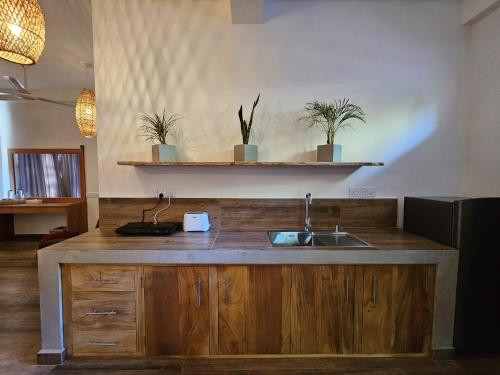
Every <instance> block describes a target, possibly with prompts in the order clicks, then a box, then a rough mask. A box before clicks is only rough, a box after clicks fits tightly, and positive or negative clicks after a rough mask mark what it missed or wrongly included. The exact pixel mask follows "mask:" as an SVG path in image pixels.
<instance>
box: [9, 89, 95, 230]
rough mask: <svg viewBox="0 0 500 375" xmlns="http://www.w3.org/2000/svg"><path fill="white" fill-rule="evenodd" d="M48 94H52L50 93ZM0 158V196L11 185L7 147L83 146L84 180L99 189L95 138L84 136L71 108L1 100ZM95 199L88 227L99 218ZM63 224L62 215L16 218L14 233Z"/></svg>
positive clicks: (89, 187)
mask: <svg viewBox="0 0 500 375" xmlns="http://www.w3.org/2000/svg"><path fill="white" fill-rule="evenodd" d="M61 95H62V96H61V98H63V97H64V98H65V99H68V98H70V97H71V98H74V97H75V95H78V92H75V93H63V94H61ZM51 97H54V96H53V94H52V96H51ZM0 114H1V118H2V123H1V125H0V142H1V149H0V161H1V163H0V164H1V166H2V168H1V172H2V173H1V175H2V184H1V185H2V191H1V193H2V194H3V195H2V197H3V196H5V195H6V194H7V190H9V189H10V188H11V187H10V179H9V168H8V155H7V150H8V149H9V148H79V147H80V145H85V165H86V181H87V191H88V192H98V189H99V186H98V180H97V141H96V139H95V138H94V139H86V138H84V137H82V136H81V135H80V132H79V131H78V129H77V126H76V122H75V116H74V109H72V108H69V107H61V106H57V105H51V104H46V103H41V102H33V103H26V102H0ZM98 215H99V214H98V202H97V199H96V198H89V199H88V219H89V227H90V228H93V227H94V226H95V223H96V221H97V217H98ZM58 225H64V217H63V216H59V215H48V216H44V217H38V216H37V217H36V218H34V217H27V216H23V215H17V216H16V217H15V230H16V233H17V234H23V233H29V234H35V233H47V230H48V229H50V228H53V227H56V226H58Z"/></svg>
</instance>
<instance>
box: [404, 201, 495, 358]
mask: <svg viewBox="0 0 500 375" xmlns="http://www.w3.org/2000/svg"><path fill="white" fill-rule="evenodd" d="M404 230H405V231H408V232H411V233H415V234H418V235H420V236H423V237H427V238H429V239H431V240H434V241H437V242H441V243H443V244H446V245H448V246H452V247H455V248H457V249H459V265H458V283H457V303H456V312H455V333H454V346H455V348H456V350H457V352H459V353H460V352H462V353H485V354H486V353H500V197H498V198H462V197H405V199H404Z"/></svg>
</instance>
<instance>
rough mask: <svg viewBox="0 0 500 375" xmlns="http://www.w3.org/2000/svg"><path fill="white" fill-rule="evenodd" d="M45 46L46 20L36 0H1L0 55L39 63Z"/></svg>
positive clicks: (26, 63) (10, 59) (19, 61)
mask: <svg viewBox="0 0 500 375" xmlns="http://www.w3.org/2000/svg"><path fill="white" fill-rule="evenodd" d="M44 46H45V20H44V17H43V12H42V9H41V8H40V5H39V4H38V1H37V0H0V58H2V59H5V60H8V61H11V62H13V63H16V64H22V65H32V64H36V63H37V62H38V59H39V58H40V55H41V54H42V51H43V48H44Z"/></svg>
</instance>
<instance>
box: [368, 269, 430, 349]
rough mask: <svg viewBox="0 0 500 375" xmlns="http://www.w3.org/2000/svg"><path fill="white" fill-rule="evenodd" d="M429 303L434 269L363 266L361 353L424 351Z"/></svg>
mask: <svg viewBox="0 0 500 375" xmlns="http://www.w3.org/2000/svg"><path fill="white" fill-rule="evenodd" d="M433 301H434V266H430V265H429V266H427V265H384V266H365V270H364V283H363V320H362V321H363V326H362V348H361V352H362V353H367V354H368V353H422V352H426V351H427V350H428V349H429V346H430V341H431V335H432V316H433V315H432V312H433Z"/></svg>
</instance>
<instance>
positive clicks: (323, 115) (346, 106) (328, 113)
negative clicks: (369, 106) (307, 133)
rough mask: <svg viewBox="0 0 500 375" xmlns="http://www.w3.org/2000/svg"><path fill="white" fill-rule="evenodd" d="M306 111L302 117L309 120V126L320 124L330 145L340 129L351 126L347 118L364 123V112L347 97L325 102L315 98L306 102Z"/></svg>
mask: <svg viewBox="0 0 500 375" xmlns="http://www.w3.org/2000/svg"><path fill="white" fill-rule="evenodd" d="M305 109H306V111H307V112H308V113H307V115H306V116H305V117H304V118H306V119H308V120H309V121H310V126H320V127H321V128H322V130H323V131H324V132H325V133H326V143H327V144H329V145H331V144H333V142H334V139H335V135H336V134H337V132H338V131H339V130H341V129H345V128H351V129H352V128H353V127H352V125H351V124H350V123H349V122H347V121H348V120H353V119H354V120H359V121H362V122H363V123H365V117H366V113H365V112H364V111H363V110H362V109H361V107H359V106H357V105H356V104H352V103H350V102H349V99H346V98H344V99H340V100H335V101H334V102H333V103H325V102H320V101H318V100H315V101H313V102H310V103H307V105H306V107H305Z"/></svg>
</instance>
